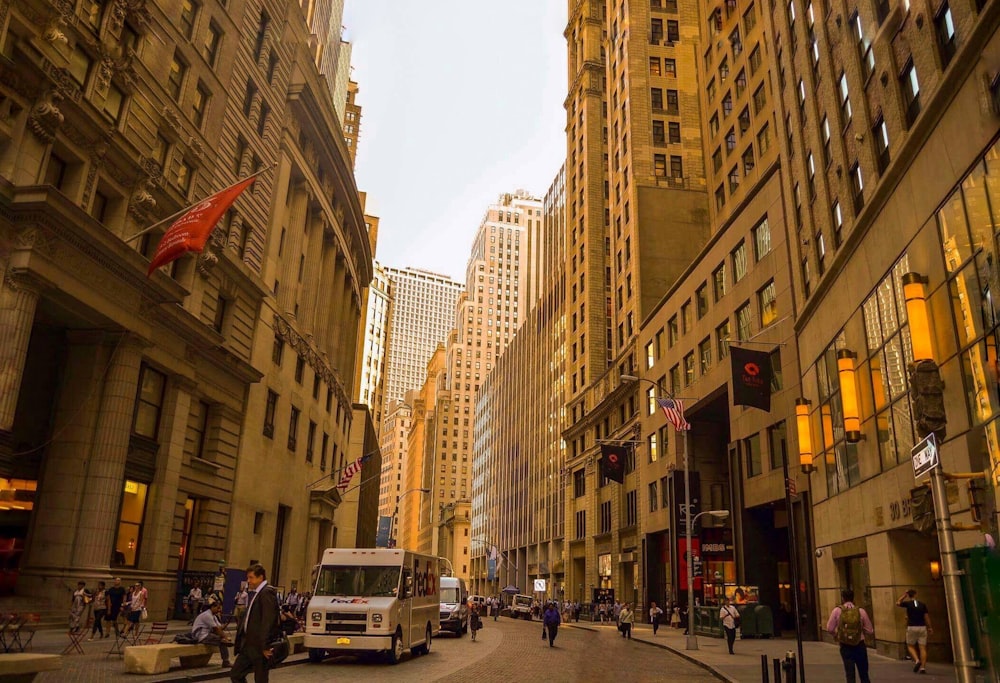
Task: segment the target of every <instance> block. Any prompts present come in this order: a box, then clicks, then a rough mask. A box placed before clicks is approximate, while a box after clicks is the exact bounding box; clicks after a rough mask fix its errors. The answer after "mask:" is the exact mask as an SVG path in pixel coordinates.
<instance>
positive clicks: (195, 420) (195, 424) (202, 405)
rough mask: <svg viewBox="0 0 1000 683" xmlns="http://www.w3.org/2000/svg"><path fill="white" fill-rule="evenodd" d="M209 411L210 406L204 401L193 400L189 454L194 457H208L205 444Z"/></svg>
mask: <svg viewBox="0 0 1000 683" xmlns="http://www.w3.org/2000/svg"><path fill="white" fill-rule="evenodd" d="M210 412H211V407H210V406H209V405H208V404H207V403H206V402H205V401H195V402H194V405H193V406H192V412H191V420H190V422H189V424H190V425H191V443H192V444H193V450H192V452H191V456H192V457H194V458H200V459H202V460H207V459H208V457H207V456H208V454H207V452H206V450H205V445H206V442H207V441H208V418H209V414H210Z"/></svg>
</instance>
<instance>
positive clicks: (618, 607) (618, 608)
mask: <svg viewBox="0 0 1000 683" xmlns="http://www.w3.org/2000/svg"><path fill="white" fill-rule="evenodd" d="M613 610H614V611H613V614H614V617H615V626H621V620H620V619H619V617H620V616H621V613H622V604H621V603H620V602H618V601H617V600H615V606H614V608H613Z"/></svg>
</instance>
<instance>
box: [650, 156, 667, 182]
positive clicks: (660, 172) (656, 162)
mask: <svg viewBox="0 0 1000 683" xmlns="http://www.w3.org/2000/svg"><path fill="white" fill-rule="evenodd" d="M653 175H655V176H656V177H657V178H666V177H667V155H666V154H654V155H653Z"/></svg>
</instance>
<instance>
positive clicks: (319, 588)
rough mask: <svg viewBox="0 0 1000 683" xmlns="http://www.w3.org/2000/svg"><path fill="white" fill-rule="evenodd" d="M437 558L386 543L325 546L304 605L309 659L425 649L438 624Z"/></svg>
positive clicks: (395, 657) (394, 656) (394, 658)
mask: <svg viewBox="0 0 1000 683" xmlns="http://www.w3.org/2000/svg"><path fill="white" fill-rule="evenodd" d="M439 576H440V571H439V567H438V558H436V557H433V556H431V555H421V554H419V553H413V552H410V551H409V550H396V549H390V548H328V549H327V550H326V551H324V553H323V561H322V562H321V563H320V566H319V569H318V572H317V575H316V585H315V586H314V588H313V596H312V599H311V600H310V601H309V607H308V609H307V610H306V629H305V631H306V634H305V646H306V647H307V648H308V649H309V660H310V661H312V662H318V661H321V660H322V659H323V658H324V657H326V656H328V655H341V654H351V655H359V654H365V653H383V654H385V656H386V658H387V659H388V661H389V662H391V663H392V664H395V663H397V662H398V661H399V659H400V657H402V656H403V652H404V651H405V650H411V651H412V652H413V653H414V654H427V653H428V652H430V649H431V638H432V636H433V634H435V633H437V632H438V630H439V629H440V614H439V610H440V602H439V589H438V581H439Z"/></svg>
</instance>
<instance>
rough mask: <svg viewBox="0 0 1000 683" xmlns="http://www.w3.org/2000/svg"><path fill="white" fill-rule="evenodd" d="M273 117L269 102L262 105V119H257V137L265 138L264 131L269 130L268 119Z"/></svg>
mask: <svg viewBox="0 0 1000 683" xmlns="http://www.w3.org/2000/svg"><path fill="white" fill-rule="evenodd" d="M270 115H271V107H270V106H269V105H268V104H267V102H261V103H260V117H259V118H258V119H257V135H260V136H261V137H264V131H265V130H267V117H268V116H270Z"/></svg>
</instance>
